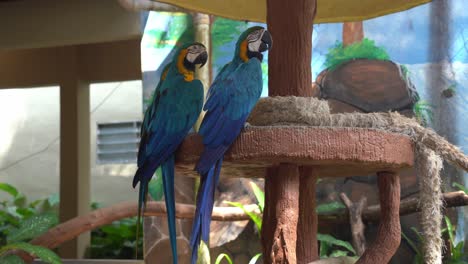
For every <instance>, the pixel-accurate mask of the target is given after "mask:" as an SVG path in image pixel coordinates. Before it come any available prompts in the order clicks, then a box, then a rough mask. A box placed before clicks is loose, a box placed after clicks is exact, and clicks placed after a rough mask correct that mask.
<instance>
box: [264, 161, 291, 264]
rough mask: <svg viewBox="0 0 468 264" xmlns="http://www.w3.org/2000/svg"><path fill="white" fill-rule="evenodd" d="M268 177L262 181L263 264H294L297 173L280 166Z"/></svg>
mask: <svg viewBox="0 0 468 264" xmlns="http://www.w3.org/2000/svg"><path fill="white" fill-rule="evenodd" d="M270 173H271V175H268V176H269V177H267V178H266V179H265V192H266V196H265V200H266V204H265V214H266V217H265V215H264V217H263V226H262V243H263V259H264V261H265V262H264V263H296V239H297V231H296V230H297V221H298V217H299V215H298V214H299V192H298V190H299V169H298V167H297V166H296V165H293V164H284V163H282V164H280V165H278V167H276V168H275V171H273V169H271V170H270ZM270 176H271V177H270ZM272 182H274V184H271V183H272Z"/></svg>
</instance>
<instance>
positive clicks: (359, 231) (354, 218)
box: [340, 193, 367, 256]
mask: <svg viewBox="0 0 468 264" xmlns="http://www.w3.org/2000/svg"><path fill="white" fill-rule="evenodd" d="M340 198H341V201H343V203H344V204H345V205H346V208H348V211H349V223H350V225H351V234H352V238H353V240H352V243H353V247H354V249H355V250H356V253H357V255H358V256H362V254H364V251H365V250H366V237H365V236H364V230H365V229H366V226H365V225H364V223H363V222H362V211H363V210H364V207H366V206H367V198H366V197H365V196H363V197H361V199H360V200H359V201H358V202H357V203H353V202H352V201H351V200H350V199H349V198H348V196H347V195H346V194H345V193H340Z"/></svg>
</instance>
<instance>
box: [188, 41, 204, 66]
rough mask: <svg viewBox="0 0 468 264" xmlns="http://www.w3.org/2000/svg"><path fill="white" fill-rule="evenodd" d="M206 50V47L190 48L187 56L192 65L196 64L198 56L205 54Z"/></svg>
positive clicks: (194, 46)
mask: <svg viewBox="0 0 468 264" xmlns="http://www.w3.org/2000/svg"><path fill="white" fill-rule="evenodd" d="M205 50H206V49H205V47H203V46H201V45H192V46H190V47H188V48H187V55H186V58H187V61H189V62H190V63H194V62H195V60H196V59H197V57H198V55H200V54H201V53H203V52H204V51H205Z"/></svg>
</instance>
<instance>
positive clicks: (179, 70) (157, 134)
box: [133, 43, 207, 263]
mask: <svg viewBox="0 0 468 264" xmlns="http://www.w3.org/2000/svg"><path fill="white" fill-rule="evenodd" d="M206 60H207V54H206V50H205V47H204V46H203V45H202V44H200V43H192V44H187V45H184V46H182V47H181V48H180V49H179V50H178V51H177V52H176V54H175V56H174V59H173V60H172V62H171V63H170V65H169V66H167V67H166V69H165V71H163V75H162V78H161V81H160V83H159V85H158V87H157V89H156V90H155V94H154V97H153V102H152V103H151V105H150V106H149V107H148V110H147V111H146V113H145V117H144V120H143V124H142V128H141V141H140V146H139V150H138V170H137V172H136V173H135V177H134V178H133V187H134V188H135V186H136V185H137V184H138V183H140V188H139V197H138V227H137V229H138V230H137V233H138V231H139V224H140V218H141V215H142V212H143V211H144V208H145V204H146V196H147V193H148V183H149V181H150V180H151V178H152V177H153V174H154V173H155V171H156V169H157V168H158V167H160V166H161V168H162V177H163V189H164V196H165V202H166V209H167V218H168V226H169V234H170V240H171V249H172V255H173V263H177V241H176V227H175V197H174V152H175V150H176V149H177V147H178V146H179V145H180V144H181V143H182V141H183V139H184V138H185V136H186V135H187V133H188V132H189V130H190V129H191V128H192V126H193V125H194V124H195V122H196V120H197V119H198V116H199V115H200V112H201V109H202V106H203V95H204V91H203V85H202V83H201V82H200V81H199V80H196V79H194V70H195V65H197V64H201V65H203V64H205V63H206ZM137 236H138V235H137Z"/></svg>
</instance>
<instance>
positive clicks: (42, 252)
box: [0, 242, 62, 264]
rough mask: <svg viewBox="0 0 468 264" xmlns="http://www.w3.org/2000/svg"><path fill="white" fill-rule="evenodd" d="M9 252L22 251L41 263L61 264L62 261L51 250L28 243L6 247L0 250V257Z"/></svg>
mask: <svg viewBox="0 0 468 264" xmlns="http://www.w3.org/2000/svg"><path fill="white" fill-rule="evenodd" d="M10 250H23V251H26V252H27V253H29V254H31V255H34V256H36V257H38V258H40V259H41V260H42V261H44V262H46V263H50V264H61V263H62V260H61V259H60V258H59V256H57V255H56V254H55V253H54V252H53V251H52V250H50V249H48V248H44V247H40V246H35V245H32V244H29V243H24V242H19V243H14V244H9V245H6V246H4V247H2V248H0V256H1V255H3V254H5V253H6V252H8V251H10Z"/></svg>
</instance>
